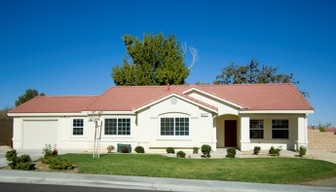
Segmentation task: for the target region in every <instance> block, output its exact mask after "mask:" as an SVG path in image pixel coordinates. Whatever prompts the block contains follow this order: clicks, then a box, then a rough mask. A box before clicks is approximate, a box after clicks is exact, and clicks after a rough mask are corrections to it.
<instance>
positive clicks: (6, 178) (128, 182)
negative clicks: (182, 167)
mask: <svg viewBox="0 0 336 192" xmlns="http://www.w3.org/2000/svg"><path fill="white" fill-rule="evenodd" d="M0 182H7V183H31V184H53V185H69V186H87V187H104V188H123V189H143V190H157V191H184V192H190V191H195V192H198V191H199V192H203V191H232V192H236V191H239V192H252V191H270V192H275V191H289V192H291V191H293V192H294V191H304V192H310V191H312V192H313V191H336V188H331V187H312V186H299V185H278V184H260V183H246V182H228V181H211V180H191V179H170V178H154V177H134V176H115V175H94V174H92V175H91V174H67V173H55V172H32V171H13V170H0Z"/></svg>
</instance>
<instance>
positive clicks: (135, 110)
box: [132, 93, 218, 113]
mask: <svg viewBox="0 0 336 192" xmlns="http://www.w3.org/2000/svg"><path fill="white" fill-rule="evenodd" d="M171 97H177V98H179V99H181V100H183V101H186V102H189V103H192V104H194V105H196V106H199V107H203V108H205V109H207V110H209V111H212V112H214V113H217V112H218V111H217V110H214V109H211V108H210V107H207V106H204V105H202V104H199V103H197V102H195V101H193V100H189V99H186V98H184V97H181V96H179V95H177V94H175V93H172V94H170V95H167V96H165V97H162V98H161V99H158V100H156V101H154V102H151V103H149V104H147V105H144V106H142V107H139V108H137V109H134V110H133V111H132V112H134V113H136V112H138V111H141V110H142V109H145V108H147V107H150V106H152V105H155V104H157V103H160V102H161V101H164V100H166V99H169V98H171Z"/></svg>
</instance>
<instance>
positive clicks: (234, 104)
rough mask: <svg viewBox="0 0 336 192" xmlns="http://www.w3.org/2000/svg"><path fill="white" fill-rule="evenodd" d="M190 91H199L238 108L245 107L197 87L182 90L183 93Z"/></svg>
mask: <svg viewBox="0 0 336 192" xmlns="http://www.w3.org/2000/svg"><path fill="white" fill-rule="evenodd" d="M192 91H195V92H199V93H201V94H203V95H206V96H208V97H212V98H214V99H216V100H219V101H221V102H224V103H227V104H230V105H232V106H234V107H237V108H238V109H242V108H245V107H244V106H241V105H238V104H236V103H233V102H231V101H228V100H226V99H223V98H220V97H218V96H215V95H213V94H211V93H208V92H205V91H202V90H199V89H197V88H195V87H193V88H191V89H188V90H186V91H184V92H183V94H187V93H191V92H192Z"/></svg>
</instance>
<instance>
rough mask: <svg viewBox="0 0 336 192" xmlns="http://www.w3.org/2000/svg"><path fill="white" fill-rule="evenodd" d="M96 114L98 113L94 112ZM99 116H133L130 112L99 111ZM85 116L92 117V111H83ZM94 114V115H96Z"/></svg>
mask: <svg viewBox="0 0 336 192" xmlns="http://www.w3.org/2000/svg"><path fill="white" fill-rule="evenodd" d="M94 112H96V113H97V112H98V111H94ZM99 112H101V115H135V113H133V112H132V111H99ZM83 113H85V114H86V115H92V113H93V111H83ZM96 113H94V114H96Z"/></svg>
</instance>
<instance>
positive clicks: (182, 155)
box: [176, 151, 186, 158]
mask: <svg viewBox="0 0 336 192" xmlns="http://www.w3.org/2000/svg"><path fill="white" fill-rule="evenodd" d="M185 156H186V154H185V152H183V151H178V152H177V153H176V157H177V158H185Z"/></svg>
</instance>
